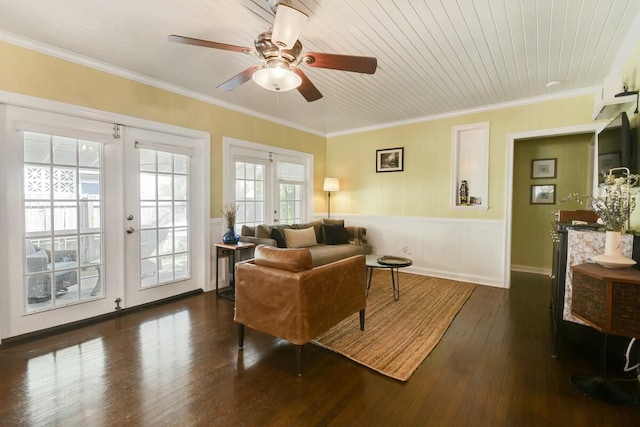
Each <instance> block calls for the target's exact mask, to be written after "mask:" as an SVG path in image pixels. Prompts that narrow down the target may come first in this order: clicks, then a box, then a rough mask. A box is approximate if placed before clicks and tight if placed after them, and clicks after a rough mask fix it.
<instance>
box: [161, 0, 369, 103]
mask: <svg viewBox="0 0 640 427" xmlns="http://www.w3.org/2000/svg"><path fill="white" fill-rule="evenodd" d="M268 1H269V5H270V6H271V10H272V11H273V12H274V13H275V15H276V17H275V21H274V23H273V27H272V28H271V29H270V30H268V31H265V32H263V33H262V34H260V35H258V37H257V38H256V40H255V42H254V45H255V50H254V49H252V48H248V47H242V46H235V45H230V44H225V43H218V42H213V41H208V40H201V39H195V38H191V37H185V36H178V35H175V34H172V35H170V36H169V37H168V38H169V41H171V42H176V43H184V44H190V45H194V46H202V47H209V48H213V49H221V50H229V51H232V52H241V53H244V54H247V55H255V56H257V57H258V58H259V59H260V61H262V65H254V66H251V67H249V68H247V69H246V70H244V71H242V72H241V73H239V74H236V75H235V76H233V77H231V78H230V79H229V80H227V81H226V82H224V83H222V84H220V85H218V89H222V90H234V89H235V88H237V87H238V86H240V85H242V84H243V83H246V82H247V81H249V80H250V79H253V81H254V82H256V83H257V84H258V85H260V86H262V87H263V88H265V89H268V90H272V91H276V92H278V91H281V92H284V91H288V90H292V89H298V92H300V94H302V96H303V97H304V98H305V99H306V100H307V101H308V102H313V101H316V100H318V99H320V98H322V94H321V93H320V91H319V90H318V88H316V87H315V86H314V84H313V83H311V80H309V78H308V77H307V76H306V75H305V74H304V72H303V71H302V70H301V69H300V67H299V65H301V64H304V65H307V66H309V67H317V68H328V69H332V70H342V71H352V72H356V73H365V74H373V73H375V71H376V67H377V60H376V58H372V57H366V56H351V55H338V54H333V53H318V52H306V53H304V54H301V53H302V43H300V41H299V40H298V36H299V35H300V33H301V32H302V28H303V27H304V25H305V24H306V22H307V20H308V19H309V16H308V15H306V14H305V13H303V12H300V11H299V10H297V9H294V8H293V7H291V6H289V5H287V4H285V1H284V0H268Z"/></svg>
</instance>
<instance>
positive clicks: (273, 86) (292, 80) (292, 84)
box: [251, 62, 302, 92]
mask: <svg viewBox="0 0 640 427" xmlns="http://www.w3.org/2000/svg"><path fill="white" fill-rule="evenodd" d="M251 78H252V79H253V81H254V82H256V83H257V84H258V85H259V86H262V87H263V88H265V89H267V90H271V91H274V92H286V91H288V90H293V89H295V88H297V87H298V86H300V84H301V83H302V78H300V76H299V75H297V74H296V73H295V72H293V71H291V69H290V68H289V67H288V66H287V65H286V64H282V63H280V62H276V63H272V64H267V65H265V66H264V67H262V68H260V69H258V70H256V72H255V73H253V76H251Z"/></svg>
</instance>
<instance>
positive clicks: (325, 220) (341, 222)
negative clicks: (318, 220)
mask: <svg viewBox="0 0 640 427" xmlns="http://www.w3.org/2000/svg"><path fill="white" fill-rule="evenodd" d="M322 225H341V226H343V227H344V219H330V218H322Z"/></svg>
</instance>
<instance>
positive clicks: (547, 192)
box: [531, 184, 556, 205]
mask: <svg viewBox="0 0 640 427" xmlns="http://www.w3.org/2000/svg"><path fill="white" fill-rule="evenodd" d="M531 204H532V205H555V204H556V185H555V184H550V185H532V186H531Z"/></svg>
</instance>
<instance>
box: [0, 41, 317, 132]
mask: <svg viewBox="0 0 640 427" xmlns="http://www.w3.org/2000/svg"><path fill="white" fill-rule="evenodd" d="M0 41H4V42H7V43H9V44H13V45H16V46H19V47H22V48H25V49H29V50H33V51H36V52H40V53H43V54H45V55H49V56H52V57H54V58H58V59H62V60H65V61H69V62H72V63H74V64H78V65H82V66H85V67H88V68H93V69H94V70H98V71H103V72H105V73H109V74H113V75H115V76H118V77H122V78H125V79H129V80H132V81H135V82H138V83H142V84H146V85H149V86H152V87H155V88H158V89H162V90H166V91H168V92H172V93H175V94H178V95H183V96H186V97H188V98H192V99H195V100H197V101H202V102H206V103H207V104H212V105H215V106H218V107H222V108H225V109H227V110H232V111H236V112H238V113H242V114H246V115H248V116H252V117H255V118H258V119H263V120H267V121H269V122H272V123H276V124H279V125H282V126H287V127H290V128H294V129H298V130H300V131H303V132H307V133H310V134H314V135H318V136H321V137H326V134H325V133H323V132H319V131H318V130H316V129H311V128H309V127H305V126H300V125H299V124H296V123H293V122H290V121H287V120H282V119H280V118H278V117H274V116H270V115H268V114H264V113H260V112H257V111H254V110H251V109H248V108H244V107H241V106H239V105H236V104H232V103H230V102H226V101H223V100H221V99H218V98H216V97H213V96H209V95H205V94H203V93H201V92H197V91H194V90H190V89H186V88H183V87H181V86H177V85H173V84H171V83H167V82H165V81H163V80H159V79H154V78H152V77H149V76H146V75H144V74H140V73H135V72H133V71H130V70H126V69H124V68H119V67H116V66H114V65H111V64H108V63H106V62H102V61H98V60H95V59H92V58H89V57H86V56H83V55H78V54H76V53H72V52H69V51H66V50H64V49H60V48H57V47H54V46H51V45H48V44H45V43H41V42H37V41H35V40H32V39H28V38H25V37H21V36H18V35H16V34H13V33H8V32H6V31H2V30H0Z"/></svg>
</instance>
